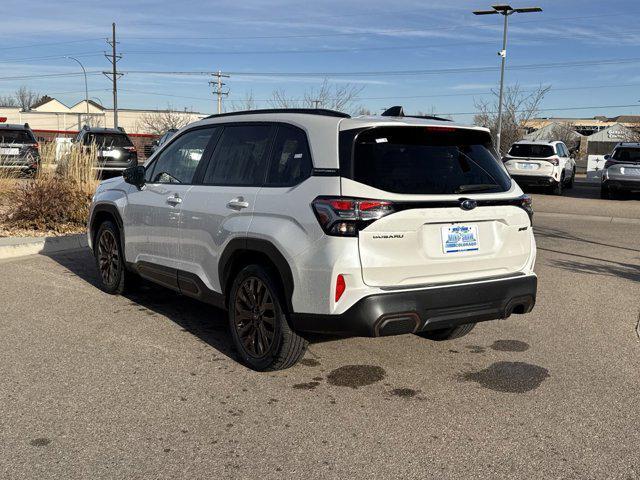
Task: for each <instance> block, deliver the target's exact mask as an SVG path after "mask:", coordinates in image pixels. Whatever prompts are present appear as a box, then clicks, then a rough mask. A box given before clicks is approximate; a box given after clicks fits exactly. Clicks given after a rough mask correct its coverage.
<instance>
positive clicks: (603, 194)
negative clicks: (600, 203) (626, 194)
mask: <svg viewBox="0 0 640 480" xmlns="http://www.w3.org/2000/svg"><path fill="white" fill-rule="evenodd" d="M600 198H601V199H602V200H609V199H610V198H611V191H610V190H609V187H607V186H606V185H600Z"/></svg>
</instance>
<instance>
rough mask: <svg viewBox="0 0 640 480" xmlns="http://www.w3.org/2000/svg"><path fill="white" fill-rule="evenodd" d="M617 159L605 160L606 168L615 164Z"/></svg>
mask: <svg viewBox="0 0 640 480" xmlns="http://www.w3.org/2000/svg"><path fill="white" fill-rule="evenodd" d="M615 164H616V161H615V160H607V161H606V162H604V168H605V169H607V168H609V167H610V166H611V165H615Z"/></svg>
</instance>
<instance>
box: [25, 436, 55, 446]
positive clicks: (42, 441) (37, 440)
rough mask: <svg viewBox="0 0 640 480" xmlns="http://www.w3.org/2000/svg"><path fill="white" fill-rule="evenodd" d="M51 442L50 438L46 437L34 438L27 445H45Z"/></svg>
mask: <svg viewBox="0 0 640 480" xmlns="http://www.w3.org/2000/svg"><path fill="white" fill-rule="evenodd" d="M50 443H51V440H49V439H48V438H34V439H33V440H31V441H30V442H29V445H31V446H32V447H46V446H47V445H49V444H50Z"/></svg>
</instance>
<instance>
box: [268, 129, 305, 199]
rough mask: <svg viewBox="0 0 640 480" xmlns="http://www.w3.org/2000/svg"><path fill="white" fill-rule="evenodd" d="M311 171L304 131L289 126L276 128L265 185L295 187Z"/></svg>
mask: <svg viewBox="0 0 640 480" xmlns="http://www.w3.org/2000/svg"><path fill="white" fill-rule="evenodd" d="M311 170H312V163H311V154H310V153H309V145H308V144H307V135H306V134H305V132H304V130H301V129H299V128H296V127H293V126H290V125H282V126H280V127H278V134H277V135H276V140H275V144H274V146H273V156H272V158H271V164H270V165H269V173H268V174H267V182H266V185H267V186H269V187H290V186H293V185H297V184H298V183H300V182H301V181H303V180H305V179H306V178H308V177H309V175H311Z"/></svg>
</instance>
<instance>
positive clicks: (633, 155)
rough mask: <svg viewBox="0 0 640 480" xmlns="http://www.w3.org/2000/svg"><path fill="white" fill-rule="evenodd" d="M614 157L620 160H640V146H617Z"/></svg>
mask: <svg viewBox="0 0 640 480" xmlns="http://www.w3.org/2000/svg"><path fill="white" fill-rule="evenodd" d="M612 158H613V159H614V160H618V161H619V162H640V148H616V150H615V151H614V152H613V155H612Z"/></svg>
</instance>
